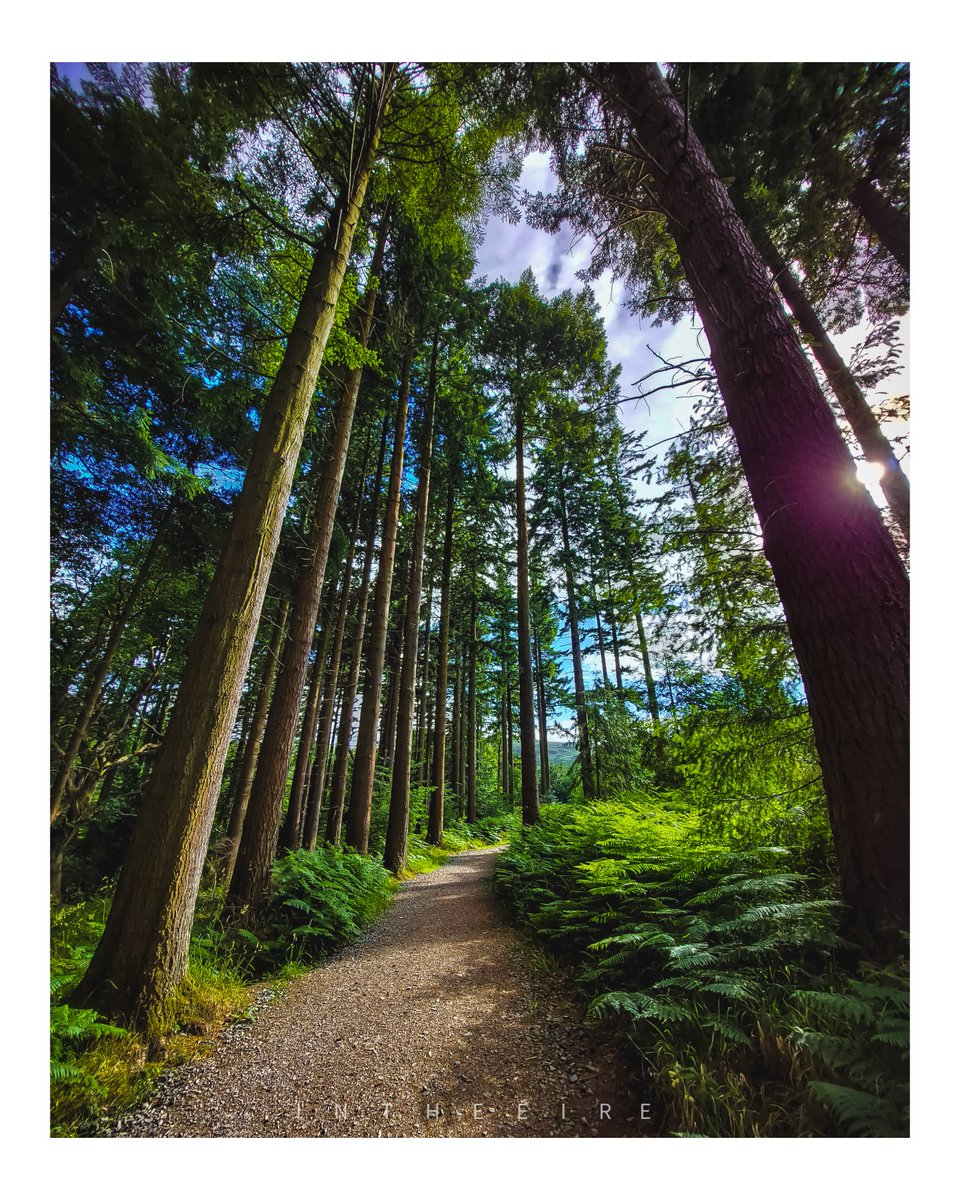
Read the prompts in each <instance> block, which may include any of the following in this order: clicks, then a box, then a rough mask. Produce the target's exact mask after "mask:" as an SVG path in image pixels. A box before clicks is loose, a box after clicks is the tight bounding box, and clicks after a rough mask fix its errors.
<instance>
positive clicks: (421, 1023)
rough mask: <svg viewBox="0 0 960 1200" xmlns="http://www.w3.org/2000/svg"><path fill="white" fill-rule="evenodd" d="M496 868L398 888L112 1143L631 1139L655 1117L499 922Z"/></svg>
mask: <svg viewBox="0 0 960 1200" xmlns="http://www.w3.org/2000/svg"><path fill="white" fill-rule="evenodd" d="M496 853H497V851H496V850H476V851H468V852H465V853H463V854H460V855H458V856H457V857H456V858H453V859H451V860H450V861H449V862H448V863H447V864H446V865H445V866H443V867H441V868H440V869H439V870H437V871H433V872H431V873H430V874H428V875H421V876H419V877H418V878H416V879H413V880H411V881H410V882H409V883H405V884H403V886H402V887H401V889H400V892H399V895H398V897H397V900H396V902H395V903H394V904H393V905H392V906H391V908H390V909H389V910H388V911H387V913H386V914H385V915H384V916H383V917H382V918H381V920H380V921H378V922H377V924H376V925H375V926H373V927H372V928H371V929H370V930H369V931H368V932H367V934H366V935H365V937H364V938H363V939H362V940H361V941H360V942H357V943H355V944H354V945H353V946H351V947H350V948H349V949H348V950H346V951H344V952H343V953H342V954H340V955H338V956H337V957H336V958H334V959H332V960H331V961H330V962H328V963H327V964H326V965H325V966H323V967H321V968H319V969H318V970H316V971H312V972H311V973H310V974H309V975H304V976H301V977H300V978H298V979H295V980H294V981H293V982H292V983H291V984H290V985H289V986H288V987H287V988H286V989H285V990H284V992H283V993H282V995H281V996H280V998H279V999H278V1000H276V1002H275V1003H269V1002H268V1001H269V999H270V997H271V996H272V993H270V992H269V990H267V991H266V994H264V993H263V992H262V993H261V996H260V1001H259V1007H260V1011H259V1012H258V1014H257V1015H256V1016H255V1019H254V1020H253V1022H252V1023H250V1024H247V1025H237V1026H234V1027H232V1028H231V1029H229V1030H228V1031H227V1032H226V1033H225V1034H223V1035H222V1036H221V1037H220V1038H219V1039H218V1041H217V1044H216V1046H215V1048H214V1050H213V1052H212V1053H211V1054H210V1055H209V1056H208V1057H207V1058H205V1059H202V1060H201V1061H199V1062H196V1063H192V1064H190V1065H188V1066H186V1067H182V1068H180V1069H178V1070H176V1071H173V1072H171V1074H170V1075H169V1076H168V1077H167V1078H166V1079H165V1080H164V1082H163V1083H162V1084H161V1088H160V1089H159V1091H158V1092H157V1094H156V1095H155V1096H154V1097H153V1098H152V1100H151V1101H150V1102H149V1103H148V1105H147V1106H146V1107H144V1108H142V1109H140V1110H139V1111H138V1112H136V1113H135V1114H133V1115H132V1116H130V1117H128V1118H126V1120H124V1121H123V1122H121V1124H120V1125H119V1126H117V1127H116V1128H115V1130H114V1131H113V1136H120V1137H625V1136H626V1137H636V1136H644V1135H645V1134H646V1133H647V1132H648V1131H649V1130H650V1129H651V1127H652V1125H653V1123H654V1122H653V1120H651V1119H644V1118H647V1117H652V1116H654V1115H655V1114H654V1112H653V1110H652V1108H649V1107H648V1108H644V1109H641V1103H642V1102H643V1100H644V1099H645V1097H643V1096H642V1095H639V1094H637V1092H636V1091H635V1088H634V1086H633V1082H634V1081H632V1080H631V1078H630V1077H629V1072H628V1069H627V1067H626V1065H625V1063H624V1061H623V1057H622V1054H621V1053H620V1052H618V1050H617V1048H616V1047H615V1046H614V1045H613V1044H611V1043H609V1042H606V1041H604V1040H602V1038H600V1037H599V1036H598V1035H597V1033H596V1032H595V1031H593V1030H591V1029H588V1028H584V1027H583V1026H582V1025H581V1024H580V1022H579V1020H578V1017H579V1012H580V1009H579V1008H578V1006H577V1004H576V1002H575V1001H574V1000H573V998H572V996H571V994H570V991H569V989H568V987H567V986H566V985H565V984H564V983H563V982H562V981H561V980H558V979H557V978H556V977H555V976H552V975H547V974H546V973H544V972H542V971H537V972H534V970H533V968H531V966H530V965H529V964H528V962H527V960H526V956H525V954H524V951H523V948H522V945H521V943H520V941H519V939H518V937H517V935H516V934H515V933H514V932H513V931H512V930H511V929H510V928H509V927H508V926H507V925H505V924H504V921H503V919H502V917H501V916H500V914H499V912H498V911H497V908H496V905H495V902H494V898H493V894H492V888H491V876H492V872H493V866H494V862H495V858H496ZM601 1105H606V1106H608V1107H606V1108H601Z"/></svg>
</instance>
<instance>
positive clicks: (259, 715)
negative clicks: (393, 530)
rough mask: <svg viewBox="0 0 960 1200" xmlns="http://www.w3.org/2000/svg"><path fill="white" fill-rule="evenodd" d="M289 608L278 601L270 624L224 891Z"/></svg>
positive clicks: (225, 868) (233, 862) (236, 800)
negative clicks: (268, 640)
mask: <svg viewBox="0 0 960 1200" xmlns="http://www.w3.org/2000/svg"><path fill="white" fill-rule="evenodd" d="M289 611H290V601H289V600H283V601H281V604H280V610H279V612H278V614H277V620H276V624H275V625H274V627H273V637H272V639H271V641H270V646H269V649H268V650H267V655H266V658H265V659H264V663H263V678H262V679H261V680H260V691H259V693H258V695H257V703H256V706H255V708H254V710H253V717H252V719H251V721H250V733H249V734H248V735H247V744H246V746H245V747H244V751H243V766H242V767H241V770H240V782H239V784H238V786H237V794H236V796H235V797H234V801H233V808H232V809H231V812H230V825H229V827H228V829H227V856H226V860H225V862H224V866H223V886H224V890H225V891H227V890H229V888H230V880H231V879H232V878H233V868H234V867H235V866H236V862H237V851H238V850H239V849H240V835H241V834H242V833H243V822H244V821H245V820H246V816H247V806H248V805H249V803H250V791H251V789H252V788H253V777H254V774H255V773H256V770H257V756H258V754H259V753H260V742H261V741H262V739H263V731H264V729H265V728H266V724H267V713H268V712H269V711H270V697H271V695H272V694H273V683H274V680H275V679H276V677H277V668H278V667H279V665H280V655H281V652H282V649H283V639H284V636H285V635H286V632H287V615H288V613H289Z"/></svg>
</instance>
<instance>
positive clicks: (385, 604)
mask: <svg viewBox="0 0 960 1200" xmlns="http://www.w3.org/2000/svg"><path fill="white" fill-rule="evenodd" d="M410 359H411V352H410V351H409V350H408V351H407V354H406V357H405V359H404V364H403V377H402V380H401V384H400V391H399V395H398V397H397V415H396V422H395V425H394V433H393V456H392V458H391V461H390V483H389V485H388V486H387V501H386V507H385V509H384V514H383V531H382V533H381V535H380V562H379V565H378V568H377V585H376V588H375V590H374V598H373V622H372V624H371V627H370V644H369V646H368V647H367V662H366V668H367V669H366V672H365V674H364V681H363V701H362V703H361V706H360V724H359V726H358V727H357V745H356V749H355V751H354V757H353V775H352V777H351V779H350V798H349V801H348V806H347V841H348V843H349V844H350V845H351V846H353V847H354V848H355V849H357V850H360V851H362V852H363V853H364V854H365V853H366V851H367V844H368V842H369V840H370V809H371V805H372V804H373V773H374V770H375V768H376V765H377V726H378V724H379V722H380V698H381V689H382V687H383V660H384V656H385V654H386V649H387V623H388V620H389V616H390V591H391V588H392V586H393V564H394V559H395V558H396V553H397V525H398V523H399V520H400V482H401V478H402V476H403V442H404V438H405V437H406V432H407V400H408V398H409V395H410ZM344 718H345V720H347V721H349V720H350V719H351V714H350V713H345V714H344ZM330 814H331V816H332V815H333V803H332V801H331V805H330ZM328 829H329V827H328ZM328 840H329V841H331V842H333V843H334V845H336V843H337V841H338V840H339V839H338V838H332V837H330V836H329V832H328Z"/></svg>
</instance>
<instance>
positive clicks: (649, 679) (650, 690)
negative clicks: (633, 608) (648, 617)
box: [637, 608, 660, 733]
mask: <svg viewBox="0 0 960 1200" xmlns="http://www.w3.org/2000/svg"><path fill="white" fill-rule="evenodd" d="M637 641H638V642H639V643H640V657H641V658H642V659H643V681H644V683H645V684H646V685H647V704H648V706H649V708H650V718H651V720H652V721H653V727H654V729H655V730H656V731H657V733H659V732H660V706H659V704H658V703H657V685H656V684H655V683H654V679H653V670H652V669H651V666H650V649H649V647H648V646H647V634H646V631H645V629H644V628H643V618H642V617H641V616H640V609H639V608H638V609H637Z"/></svg>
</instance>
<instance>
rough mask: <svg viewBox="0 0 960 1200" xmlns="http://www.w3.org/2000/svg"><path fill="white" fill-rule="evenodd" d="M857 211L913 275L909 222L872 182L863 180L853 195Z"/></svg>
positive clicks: (857, 184) (882, 243) (858, 182)
mask: <svg viewBox="0 0 960 1200" xmlns="http://www.w3.org/2000/svg"><path fill="white" fill-rule="evenodd" d="M850 200H851V202H852V203H853V205H854V207H855V208H856V209H857V211H858V212H859V213H860V215H861V216H862V217H863V219H864V220H865V221H866V223H867V224H868V225H869V226H870V228H871V229H872V230H873V232H874V233H875V234H876V235H877V237H878V238H879V239H880V243H881V245H883V246H884V248H885V249H887V250H889V251H890V253H891V254H892V255H893V257H894V258H895V259H896V260H897V262H898V263H899V264H900V266H901V267H903V269H904V270H905V271H906V272H907V273H908V274H909V271H910V218H909V217H908V216H907V214H906V213H905V212H902V211H901V210H900V209H899V208H897V207H896V206H895V205H893V204H891V203H890V201H889V200H888V199H887V198H886V196H885V195H884V194H883V192H881V191H880V189H879V188H878V187H877V185H876V184H875V183H873V182H872V181H871V180H869V179H860V180H858V181H857V183H856V184H855V185H854V187H853V189H852V190H851V192H850Z"/></svg>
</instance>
